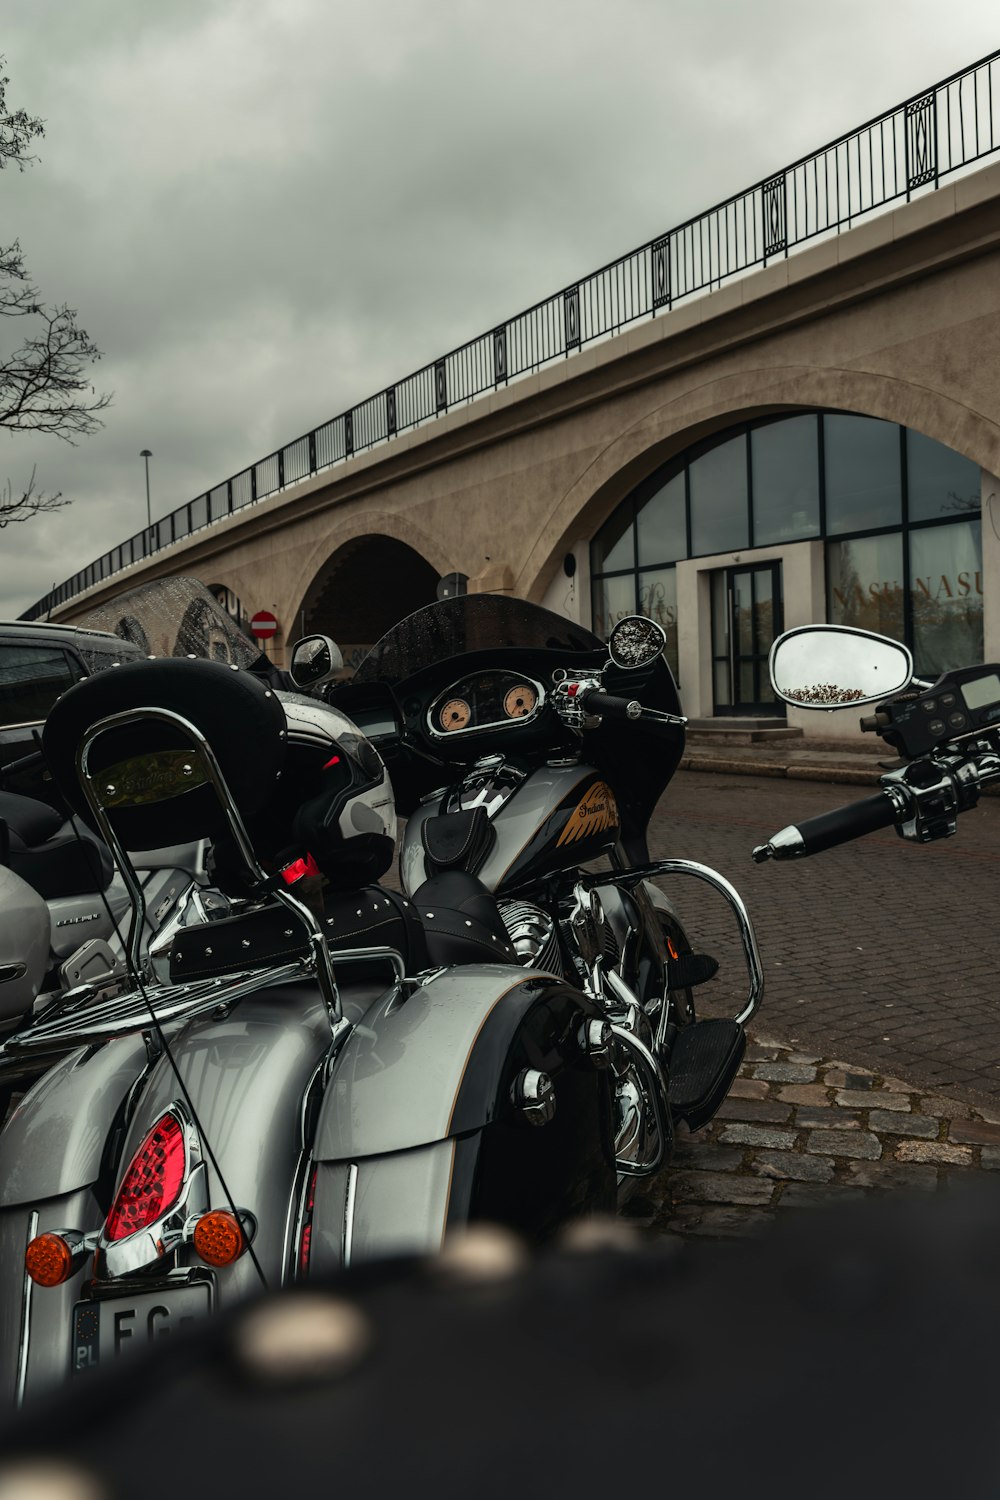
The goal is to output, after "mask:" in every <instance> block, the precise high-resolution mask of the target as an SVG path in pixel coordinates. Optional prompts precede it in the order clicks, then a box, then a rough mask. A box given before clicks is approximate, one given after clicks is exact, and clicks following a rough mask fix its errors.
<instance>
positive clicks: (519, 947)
mask: <svg viewBox="0 0 1000 1500" xmlns="http://www.w3.org/2000/svg"><path fill="white" fill-rule="evenodd" d="M498 905H499V908H500V915H501V917H503V921H504V926H505V927H506V928H507V933H508V935H509V937H510V940H511V942H512V943H513V945H514V948H515V951H516V952H517V956H518V960H519V962H520V963H522V964H524V966H525V967H526V968H535V969H547V970H548V972H549V973H550V974H558V975H560V976H561V975H562V973H563V963H562V957H561V955H560V952H559V937H558V934H557V932H556V924H555V919H554V918H553V917H550V916H549V914H548V912H547V911H543V910H542V908H541V907H540V906H535V905H533V904H532V902H530V901H501V902H499V903H498Z"/></svg>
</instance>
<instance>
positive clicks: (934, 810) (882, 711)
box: [753, 625, 1000, 864]
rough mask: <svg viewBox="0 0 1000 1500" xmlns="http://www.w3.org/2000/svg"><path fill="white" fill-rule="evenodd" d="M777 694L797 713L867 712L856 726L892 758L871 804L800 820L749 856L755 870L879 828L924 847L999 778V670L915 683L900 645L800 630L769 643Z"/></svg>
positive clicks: (962, 670)
mask: <svg viewBox="0 0 1000 1500" xmlns="http://www.w3.org/2000/svg"><path fill="white" fill-rule="evenodd" d="M769 669H770V675H771V684H772V687H773V688H774V691H775V693H776V694H777V696H778V697H779V698H781V699H782V700H783V701H784V702H786V703H790V704H792V705H793V706H794V707H796V708H806V709H813V710H830V709H834V708H843V707H845V706H847V705H856V706H858V707H861V706H864V705H868V704H874V705H875V712H874V713H873V714H869V715H866V716H864V717H862V718H861V720H860V727H861V730H862V732H863V733H868V734H878V735H879V736H880V737H881V738H882V739H883V740H884V741H885V742H886V744H887V745H888V746H889V747H890V748H891V749H892V750H893V751H894V752H895V753H896V755H897V756H899V758H900V760H899V764H898V765H896V766H894V767H893V768H892V769H890V770H888V771H886V773H885V774H884V775H883V776H881V777H880V778H879V780H880V784H881V789H880V790H879V791H878V792H875V793H874V794H873V795H872V796H870V797H864V798H862V799H860V800H859V801H857V802H852V803H849V804H847V806H845V807H840V808H836V809H835V810H833V811H832V812H828V813H821V814H819V815H818V816H817V817H813V818H806V819H804V820H803V821H802V822H801V823H798V824H792V825H790V826H789V827H787V828H783V829H781V831H780V832H778V833H776V834H774V835H773V836H772V837H771V838H770V839H768V840H767V842H766V843H764V844H761V845H759V846H758V847H757V848H755V849H754V851H753V859H754V860H755V861H756V862H757V863H758V864H760V863H763V862H765V861H767V860H787V859H801V858H804V857H805V856H808V855H811V854H819V853H821V852H822V851H824V850H826V849H832V848H834V847H835V846H836V845H838V844H844V843H847V842H848V841H849V840H851V839H855V838H859V837H862V836H863V835H864V834H867V833H874V832H877V831H878V830H879V829H886V828H894V829H895V830H896V832H897V833H898V834H899V836H900V837H901V838H904V839H908V840H911V841H913V842H916V843H921V844H926V843H930V842H932V841H933V840H936V839H941V838H948V837H950V836H951V835H952V834H954V833H955V832H956V831H957V828H958V816H959V814H960V813H963V812H966V811H968V810H969V809H970V808H973V807H975V806H976V803H977V802H978V801H979V796H980V793H981V791H982V789H983V787H985V786H988V785H989V784H990V783H991V782H993V781H995V780H996V779H997V778H998V777H1000V665H997V664H996V663H986V664H985V665H983V666H969V667H958V668H954V669H950V670H948V671H945V672H943V673H942V674H941V676H940V677H939V678H938V679H937V681H935V682H928V681H927V680H926V679H923V678H919V677H915V676H914V675H913V657H912V654H911V653H910V651H909V649H908V648H907V647H906V646H903V645H901V644H900V643H899V642H898V641H894V640H891V639H890V638H889V637H887V636H881V635H876V634H874V633H873V632H871V631H866V630H857V629H854V628H851V627H846V626H834V625H807V626H802V627H799V628H798V629H796V630H790V631H787V632H786V633H785V634H784V635H782V636H779V637H778V639H777V640H776V641H775V643H774V645H773V647H772V649H771V655H770V661H769Z"/></svg>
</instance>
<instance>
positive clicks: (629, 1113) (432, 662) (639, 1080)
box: [327, 594, 763, 1189]
mask: <svg viewBox="0 0 1000 1500" xmlns="http://www.w3.org/2000/svg"><path fill="white" fill-rule="evenodd" d="M665 640H666V637H665V635H664V633H663V631H662V630H661V629H660V627H659V626H658V625H657V624H655V623H654V622H653V621H652V620H649V619H646V618H644V617H642V616H629V617H627V618H625V619H623V620H621V621H620V622H619V623H618V624H617V625H616V626H615V628H614V630H613V631H612V633H611V637H610V641H609V643H608V644H605V643H604V642H603V641H601V640H600V639H599V638H598V637H597V636H594V635H592V634H591V633H590V632H589V631H586V630H584V629H582V628H581V627H580V626H577V625H575V624H573V623H571V622H570V621H568V620H566V619H564V618H563V617H561V616H558V615H555V614H552V613H551V612H549V611H548V610H545V609H542V608H541V607H539V606H537V605H534V604H530V603H528V602H527V601H525V600H520V599H511V598H507V597H504V596H502V595H488V594H478V595H462V596H459V597H457V598H453V599H448V600H444V601H442V602H440V603H438V604H434V605H431V606H429V607H428V608H426V609H423V610H419V611H417V612H416V613H415V614H413V615H410V616H409V617H408V618H407V619H405V620H403V621H401V622H400V623H399V624H398V625H396V626H395V627H394V628H393V629H392V630H390V631H389V632H388V634H387V635H385V636H384V637H383V639H382V640H381V641H379V642H378V644H377V645H376V646H375V647H374V648H373V649H372V651H371V652H370V653H369V654H368V655H367V656H366V657H365V658H364V660H363V661H362V662H361V663H360V665H359V667H358V670H357V672H356V674H355V676H354V678H353V679H352V680H351V681H350V682H347V683H343V684H335V685H334V686H333V687H332V688H329V689H327V695H328V698H329V701H331V702H332V703H334V704H336V705H337V706H339V707H342V708H343V709H344V711H345V712H346V713H348V714H349V715H350V716H351V717H352V718H353V720H354V721H355V722H356V723H357V724H358V725H359V727H361V728H362V729H363V730H364V732H365V734H366V735H368V736H369V738H371V739H372V741H373V743H374V744H376V745H377V746H378V748H379V750H380V753H382V754H383V755H384V756H385V758H386V762H387V764H388V766H389V768H390V771H391V774H392V778H393V785H394V787H395V788H396V798H397V808H398V809H399V811H400V812H403V813H406V814H408V821H407V825H406V830H405V834H404V837H403V843H402V849H401V854H400V873H401V878H402V884H403V889H404V891H405V892H406V894H407V895H408V896H409V898H410V899H411V900H412V901H413V902H414V904H415V905H416V907H417V909H418V911H419V912H420V914H421V917H422V919H423V920H424V923H425V926H426V928H427V930H428V933H429V935H430V936H429V941H430V944H431V952H432V956H435V957H439V958H440V959H441V961H448V960H449V958H450V957H451V956H452V955H455V954H458V953H461V952H463V949H464V944H465V942H466V939H465V930H464V928H463V916H462V913H463V912H464V911H465V909H466V906H468V908H469V910H471V909H472V907H473V906H474V905H476V904H477V903H478V904H479V905H482V904H483V903H484V902H485V900H486V899H487V898H488V897H491V898H492V903H491V904H492V908H493V909H494V910H496V911H498V912H499V917H500V925H498V926H497V929H496V931H495V932H494V933H491V935H490V943H491V945H492V946H493V949H494V950H496V951H499V952H501V953H502V954H503V956H504V958H505V959H506V960H507V961H509V962H515V963H520V964H523V965H533V966H538V967H542V968H544V969H546V970H547V971H548V972H550V973H553V974H558V975H560V976H561V977H562V978H563V979H565V980H566V981H567V982H568V983H569V984H571V985H573V986H575V987H577V988H578V989H579V990H580V991H581V992H582V993H583V994H585V995H587V996H588V997H589V998H590V999H591V1000H593V1001H594V1003H595V1004H597V1005H598V1006H599V1007H600V1010H601V1012H602V1013H603V1015H604V1016H606V1017H607V1018H608V1020H609V1021H610V1022H611V1024H612V1028H613V1033H614V1039H613V1045H612V1047H611V1058H612V1069H613V1075H614V1079H615V1115H614V1139H615V1161H616V1169H617V1172H618V1175H619V1178H620V1179H622V1180H623V1187H624V1188H626V1189H627V1187H628V1182H627V1179H630V1178H635V1177H641V1176H648V1175H650V1174H652V1173H654V1172H656V1171H658V1170H659V1169H660V1167H662V1166H663V1165H664V1164H665V1163H666V1162H667V1161H668V1160H669V1157H670V1153H671V1149H672V1142H673V1134H674V1131H675V1130H676V1129H677V1128H678V1127H681V1128H685V1129H688V1130H692V1131H693V1130H697V1129H699V1128H700V1127H701V1126H702V1125H704V1124H706V1123H707V1121H708V1120H710V1119H711V1118H712V1116H713V1115H714V1113H715V1111H716V1110H717V1109H718V1107H719V1105H720V1104H721V1103H722V1100H723V1099H724V1098H725V1096H726V1093H727V1092H728V1089H729V1086H730V1084H731V1083H732V1080H733V1078H734V1077H735V1075H736V1073H737V1071H738V1069H739V1066H740V1062H741V1060H742V1057H743V1053H744V1049H745V1045H746V1042H745V1033H744V1026H745V1023H746V1022H747V1021H748V1020H749V1018H750V1017H751V1016H752V1015H753V1014H754V1012H755V1011H756V1009H757V1007H758V1005H759V1003H760V999H761V995H762V991H763V979H762V974H761V967H760V960H759V956H758V953H757V947H756V941H755V938H754V934H753V927H752V924H751V922H750V918H749V916H748V914H747V911H746V908H745V906H744V904H743V902H742V900H741V898H740V897H739V895H738V893H737V892H736V891H735V890H734V889H733V887H732V886H731V885H730V884H729V883H728V882H727V881H726V880H724V879H723V877H722V876H720V875H718V874H717V873H716V872H715V871H713V870H709V869H708V868H707V867H705V866H704V865H700V864H697V863H694V862H691V861H686V860H677V859H667V860H655V861H654V860H651V859H650V856H649V848H648V843H647V839H646V828H647V824H648V821H649V817H650V814H651V813H652V811H653V808H654V806H655V805H656V802H657V800H658V799H659V797H660V796H661V794H662V792H663V790H664V788H665V787H666V786H667V784H668V782H669V781H670V778H671V777H672V775H673V773H674V771H675V770H676V769H677V766H678V764H679V762H680V758H681V754H682V751H683V747H684V724H685V720H684V718H683V716H682V715H681V713H680V702H679V698H678V694H677V688H676V684H675V683H674V680H673V677H672V675H671V672H670V669H669V667H668V666H667V663H666V661H665V659H664V657H663V654H662V652H663V646H664V644H665ZM596 861H600V862H601V863H603V864H605V866H606V867H605V868H602V869H598V870H593V869H588V868H586V867H587V866H591V865H593V864H594V862H596ZM660 877H663V878H666V879H668V880H672V881H675V882H676V880H677V879H678V878H681V877H688V878H689V879H696V880H699V881H702V882H706V883H707V884H708V885H709V886H710V887H711V888H713V889H714V890H715V891H716V892H718V893H719V894H720V895H721V896H722V897H723V899H724V900H725V901H726V902H727V903H728V905H729V906H730V908H731V910H732V913H733V915H734V918H735V921H736V924H737V928H738V932H739V936H740V940H741V945H742V951H743V955H744V959H745V962H746V965H747V970H748V975H749V986H748V994H747V999H746V1001H745V1003H744V1004H743V1006H742V1007H741V1009H740V1010H739V1012H738V1014H737V1015H736V1016H735V1017H734V1018H733V1019H731V1020H726V1019H718V1018H713V1019H702V1020H699V1019H698V1017H697V1015H696V1009H695V1004H694V998H693V993H692V992H693V990H694V988H695V986H696V985H698V984H700V983H703V982H704V981H706V980H707V979H709V978H711V977H712V976H713V975H714V973H715V972H716V970H717V968H718V965H717V963H716V962H715V960H714V959H711V958H710V957H708V956H707V955H705V954H700V953H696V952H694V951H693V950H692V945H691V943H690V941H689V939H688V936H687V934H686V932H685V930H684V928H683V926H682V924H681V920H680V918H679V916H678V913H677V909H676V906H675V905H674V903H673V902H672V901H671V900H670V899H668V897H667V896H666V895H664V893H663V892H662V891H661V890H660V889H659V887H658V886H657V885H655V884H654V883H653V881H654V879H655V878H660ZM444 880H447V882H448V889H449V892H450V893H451V898H452V910H451V911H450V912H449V911H444V912H443V911H441V910H440V905H441V897H440V890H441V882H442V881H444Z"/></svg>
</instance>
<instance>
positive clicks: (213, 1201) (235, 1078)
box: [121, 982, 384, 1304]
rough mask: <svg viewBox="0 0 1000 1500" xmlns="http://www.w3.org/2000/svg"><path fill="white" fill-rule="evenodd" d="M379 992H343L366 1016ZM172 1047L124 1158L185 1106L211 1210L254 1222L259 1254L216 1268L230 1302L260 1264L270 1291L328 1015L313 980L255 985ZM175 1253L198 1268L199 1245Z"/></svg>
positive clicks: (283, 1253) (324, 1049) (278, 1273)
mask: <svg viewBox="0 0 1000 1500" xmlns="http://www.w3.org/2000/svg"><path fill="white" fill-rule="evenodd" d="M383 991H384V986H382V985H381V984H377V983H376V984H372V985H370V986H367V987H360V986H359V987H355V988H354V989H347V990H345V991H344V992H343V999H344V1001H345V1011H346V1012H348V1013H351V1012H353V1014H354V1016H355V1017H358V1016H360V1015H362V1014H363V1013H364V1012H365V1011H366V1010H367V1008H368V1007H369V1005H370V1004H371V1003H372V1002H373V1001H374V1000H377V999H378V998H379V997H380V996H381V995H382V994H383ZM170 1050H171V1055H172V1057H173V1066H172V1065H171V1063H170V1062H169V1060H168V1059H167V1058H165V1057H164V1058H161V1059H160V1061H159V1062H157V1064H156V1066H155V1067H154V1068H153V1070H152V1072H151V1074H150V1077H149V1080H148V1082H147V1084H146V1086H145V1088H144V1090H143V1095H142V1100H141V1104H140V1107H139V1108H138V1109H137V1111H136V1113H135V1116H134V1118H133V1120H132V1123H131V1126H130V1129H129V1133H128V1137H127V1140H126V1142H125V1147H124V1150H123V1151H122V1155H121V1161H122V1164H123V1165H124V1164H126V1163H127V1162H129V1161H130V1160H131V1158H132V1156H133V1154H134V1153H135V1151H136V1150H137V1149H138V1147H139V1146H140V1144H141V1143H142V1140H143V1138H144V1137H145V1136H146V1134H147V1133H148V1131H149V1130H150V1129H152V1127H153V1126H154V1125H155V1124H156V1121H157V1120H158V1119H159V1118H160V1117H161V1116H162V1115H163V1114H164V1112H165V1111H166V1110H168V1109H169V1108H170V1106H171V1105H172V1104H174V1103H178V1104H180V1105H182V1106H183V1107H185V1108H189V1113H190V1115H191V1117H192V1120H193V1121H194V1122H195V1123H196V1128H197V1131H198V1135H199V1137H200V1141H201V1145H202V1150H203V1156H204V1164H205V1165H204V1171H205V1197H206V1204H205V1206H206V1207H210V1208H222V1209H225V1208H229V1207H230V1205H231V1204H232V1206H235V1207H236V1208H238V1209H246V1210H248V1211H249V1212H250V1213H251V1214H252V1215H253V1218H254V1220H255V1221H256V1236H255V1238H254V1241H253V1251H254V1254H253V1256H251V1255H244V1256H243V1257H242V1258H241V1259H240V1260H239V1261H237V1262H236V1263H235V1265H233V1266H230V1267H228V1268H226V1269H225V1270H223V1271H220V1272H217V1273H216V1296H217V1299H218V1300H219V1301H220V1302H221V1303H223V1304H224V1303H225V1302H228V1301H231V1300H233V1299H234V1298H238V1297H242V1296H244V1295H248V1294H250V1293H252V1292H255V1291H259V1290H260V1288H261V1281H260V1277H259V1275H258V1271H257V1266H258V1265H259V1267H260V1269H261V1271H262V1272H263V1275H264V1277H265V1278H266V1281H267V1283H268V1285H269V1286H270V1287H275V1286H278V1285H279V1284H280V1283H281V1281H282V1279H283V1278H284V1276H285V1275H286V1271H287V1261H288V1252H289V1243H290V1236H291V1226H292V1219H293V1215H294V1210H295V1207H296V1201H297V1191H298V1184H299V1182H300V1180H301V1175H302V1165H303V1161H304V1159H305V1156H306V1150H307V1141H306V1139H305V1132H306V1128H307V1121H306V1119H305V1104H306V1099H307V1095H308V1093H309V1090H310V1084H311V1083H313V1081H314V1080H316V1079H317V1077H318V1074H319V1072H320V1070H321V1069H322V1066H323V1064H324V1061H325V1059H326V1057H327V1055H328V1053H329V1050H330V1018H329V1012H328V1011H327V1008H326V1004H325V1002H324V1000H323V998H322V996H321V994H320V992H319V990H318V988H317V987H316V985H315V984H313V983H311V982H303V983H301V984H285V985H280V986H276V987H274V988H270V989H266V990H258V991H257V992H256V993H254V994H252V995H250V996H247V997H245V998H244V999H242V1000H241V1001H239V1002H238V1003H237V1004H236V1005H235V1006H234V1008H233V1009H232V1011H231V1012H229V1013H228V1014H227V1015H223V1016H218V1015H214V1014H208V1015H205V1016H201V1017H198V1018H196V1019H195V1020H193V1021H191V1022H189V1023H188V1025H187V1026H185V1027H184V1028H183V1030H182V1031H181V1032H180V1033H179V1034H178V1035H177V1036H176V1037H174V1038H173V1039H172V1041H171V1048H170ZM174 1067H176V1069H177V1073H179V1075H180V1078H181V1080H183V1084H184V1091H186V1094H187V1096H188V1099H187V1100H185V1098H184V1092H183V1091H182V1090H181V1088H180V1085H179V1083H178V1079H177V1073H175V1072H174ZM188 1100H189V1101H190V1105H189V1106H188ZM213 1158H214V1161H213ZM216 1164H217V1167H218V1170H217V1169H216ZM220 1173H221V1179H220V1175H219V1174H220ZM179 1253H180V1257H181V1263H182V1264H191V1265H195V1264H200V1263H199V1262H197V1260H196V1258H195V1256H194V1252H193V1250H191V1249H188V1250H183V1249H182V1250H181V1251H180V1252H179ZM255 1258H256V1263H257V1265H255V1263H254V1262H255ZM148 1269H150V1270H151V1271H152V1273H153V1274H154V1276H155V1269H154V1268H148ZM163 1269H164V1270H166V1269H168V1266H167V1265H166V1263H165V1264H164V1267H163Z"/></svg>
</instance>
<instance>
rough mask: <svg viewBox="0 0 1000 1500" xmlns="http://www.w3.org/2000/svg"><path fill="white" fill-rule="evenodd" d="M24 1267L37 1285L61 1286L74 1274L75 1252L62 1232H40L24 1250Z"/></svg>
mask: <svg viewBox="0 0 1000 1500" xmlns="http://www.w3.org/2000/svg"><path fill="white" fill-rule="evenodd" d="M24 1267H25V1270H26V1271H27V1273H28V1275H29V1276H30V1277H31V1279H32V1281H33V1282H34V1283H35V1285H36V1286H61V1285H62V1283H63V1282H64V1281H68V1280H69V1278H70V1276H72V1274H73V1252H72V1250H71V1249H70V1247H69V1245H68V1244H67V1243H66V1241H65V1240H64V1239H63V1237H62V1235H61V1234H38V1235H36V1236H35V1238H34V1239H33V1240H32V1241H31V1242H30V1244H29V1245H28V1248H27V1250H25V1252H24Z"/></svg>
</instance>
